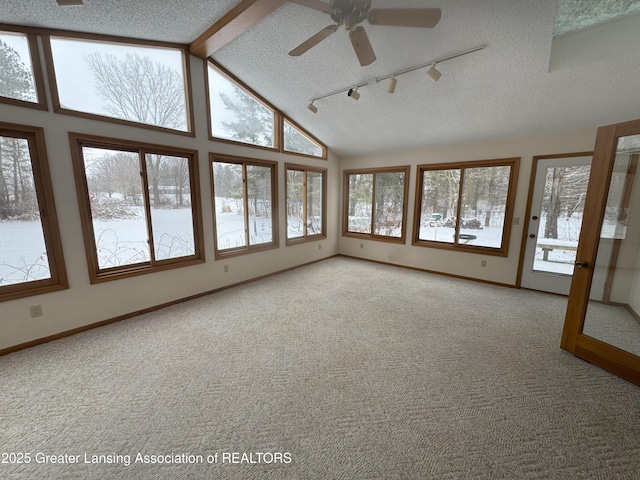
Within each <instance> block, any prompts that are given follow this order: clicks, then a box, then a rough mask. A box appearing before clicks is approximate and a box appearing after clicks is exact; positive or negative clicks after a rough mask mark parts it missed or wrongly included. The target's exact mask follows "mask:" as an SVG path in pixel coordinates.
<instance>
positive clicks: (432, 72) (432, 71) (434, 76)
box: [427, 63, 442, 82]
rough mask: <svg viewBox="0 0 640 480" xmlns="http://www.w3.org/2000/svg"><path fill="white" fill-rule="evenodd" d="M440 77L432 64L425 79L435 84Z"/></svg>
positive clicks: (440, 74)
mask: <svg viewBox="0 0 640 480" xmlns="http://www.w3.org/2000/svg"><path fill="white" fill-rule="evenodd" d="M441 76H442V73H440V72H439V71H438V70H437V69H436V64H435V63H434V64H433V65H431V67H430V68H429V70H427V77H429V78H430V79H431V80H433V81H434V82H437V81H438V80H440V77H441Z"/></svg>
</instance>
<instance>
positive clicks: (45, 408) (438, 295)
mask: <svg viewBox="0 0 640 480" xmlns="http://www.w3.org/2000/svg"><path fill="white" fill-rule="evenodd" d="M565 307H566V299H564V298H562V297H559V296H554V295H547V294H541V293H536V292H532V291H525V290H516V289H509V288H503V287H497V286H492V285H485V284H481V283H475V282H468V281H463V280H457V279H452V278H447V277H443V276H437V275H430V274H426V273H421V272H414V271H410V270H406V269H399V268H394V267H389V266H384V265H377V264H373V263H369V262H363V261H358V260H353V259H347V258H342V257H337V258H332V259H329V260H326V261H323V262H320V263H316V264H313V265H310V266H307V267H303V268H299V269H296V270H293V271H290V272H287V273H284V274H280V275H277V276H273V277H270V278H267V279H264V280H260V281H257V282H253V283H250V284H247V285H244V286H240V287H236V288H233V289H229V290H226V291H223V292H220V293H217V294H215V295H211V296H208V297H203V298H200V299H198V300H194V301H190V302H187V303H183V304H180V305H176V306H173V307H170V308H167V309H164V310H161V311H158V312H154V313H150V314H146V315H142V316H140V317H136V318H134V319H131V320H127V321H124V322H120V323H117V324H113V325H110V326H107V327H103V328H100V329H96V330H92V331H89V332H86V333H83V334H80V335H76V336H74V337H70V338H66V339H63V340H59V341H56V342H52V343H49V344H45V345H41V346H38V347H35V348H32V349H29V350H25V351H21V352H18V353H14V354H11V355H7V356H5V357H1V358H0V385H1V386H2V388H1V390H0V445H1V446H2V449H1V450H2V452H4V453H3V458H2V460H6V461H7V462H8V463H4V462H3V463H0V478H2V479H23V478H25V479H26V478H29V479H31V478H33V479H44V478H46V479H89V480H92V479H155V478H173V479H183V478H184V479H187V478H189V479H191V478H194V479H197V478H216V479H235V478H238V479H256V478H265V479H307V478H308V479H325V478H327V479H374V478H375V479H412V478H415V479H467V478H468V479H510V480H511V479H533V478H540V479H543V478H544V479H549V478H551V479H556V478H557V479H603V480H604V479H606V480H610V479H640V388H638V387H636V386H634V385H632V384H630V383H627V382H625V381H623V380H620V379H618V378H617V377H615V376H613V375H611V374H609V373H607V372H605V371H603V370H600V369H599V368H596V367H594V366H592V365H589V364H588V363H586V362H583V361H581V360H579V359H577V358H575V357H573V356H572V355H569V354H568V353H566V352H563V351H562V350H560V348H559V341H560V334H561V330H562V322H563V318H564V311H565ZM9 453H14V454H17V455H9ZM26 453H28V454H29V456H28V458H29V460H30V463H21V464H18V463H15V462H16V461H18V460H23V461H26V459H27V456H26V455H24V454H26ZM184 454H189V455H192V456H191V457H187V456H185V455H184ZM234 454H236V455H234ZM243 454H244V455H243ZM47 455H48V456H47ZM85 455H86V458H85ZM153 456H156V457H153ZM73 459H76V460H78V462H79V463H69V462H70V461H71V460H73ZM53 460H61V461H63V462H66V463H51V462H52V461H53ZM93 460H95V461H96V462H99V463H91V462H92V461H93ZM189 461H192V462H195V463H184V462H189ZM45 462H46V463H45ZM87 462H89V463H87ZM110 462H112V463H110ZM180 462H182V463H180Z"/></svg>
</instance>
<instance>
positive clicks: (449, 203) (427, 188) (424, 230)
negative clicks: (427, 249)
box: [418, 170, 460, 243]
mask: <svg viewBox="0 0 640 480" xmlns="http://www.w3.org/2000/svg"><path fill="white" fill-rule="evenodd" d="M422 179H423V185H422V204H421V207H422V208H421V211H420V235H419V237H418V238H419V239H420V240H432V241H436V242H444V243H453V241H454V238H453V237H454V235H455V228H456V211H457V208H458V191H459V189H460V170H425V171H424V172H423V177H422Z"/></svg>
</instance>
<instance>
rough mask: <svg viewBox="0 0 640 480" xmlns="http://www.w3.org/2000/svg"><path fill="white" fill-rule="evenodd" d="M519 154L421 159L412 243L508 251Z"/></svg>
mask: <svg viewBox="0 0 640 480" xmlns="http://www.w3.org/2000/svg"><path fill="white" fill-rule="evenodd" d="M519 160H520V159H519V158H508V159H501V160H487V161H479V162H467V163H457V164H438V165H419V166H418V185H417V191H416V216H415V222H414V233H413V235H414V238H413V244H414V245H421V246H429V247H439V248H449V249H460V250H464V251H477V252H482V253H488V254H494V255H504V256H506V255H507V250H508V247H509V233H510V227H511V218H512V216H513V203H514V198H515V188H516V180H517V174H518V164H519Z"/></svg>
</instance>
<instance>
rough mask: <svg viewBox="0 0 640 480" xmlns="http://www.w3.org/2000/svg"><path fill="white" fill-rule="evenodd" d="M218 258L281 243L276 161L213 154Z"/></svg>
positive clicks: (273, 246) (271, 246)
mask: <svg viewBox="0 0 640 480" xmlns="http://www.w3.org/2000/svg"><path fill="white" fill-rule="evenodd" d="M211 171H212V174H213V204H214V209H213V210H214V215H215V227H216V235H215V241H216V242H215V245H216V258H219V257H222V256H228V255H238V254H241V253H248V252H254V251H260V250H265V249H269V248H276V247H277V246H278V222H277V215H276V212H277V211H278V209H277V201H276V199H277V187H276V179H277V164H276V162H267V161H261V160H249V159H244V158H238V157H231V156H226V155H215V154H211Z"/></svg>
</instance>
